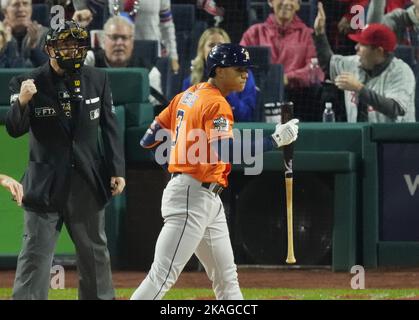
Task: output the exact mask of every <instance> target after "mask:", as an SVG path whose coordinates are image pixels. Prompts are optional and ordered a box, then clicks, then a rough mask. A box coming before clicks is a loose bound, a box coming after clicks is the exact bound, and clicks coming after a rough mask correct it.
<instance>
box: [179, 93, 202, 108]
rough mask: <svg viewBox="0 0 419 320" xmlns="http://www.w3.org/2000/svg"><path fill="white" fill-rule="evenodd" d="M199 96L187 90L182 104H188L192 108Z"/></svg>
mask: <svg viewBox="0 0 419 320" xmlns="http://www.w3.org/2000/svg"><path fill="white" fill-rule="evenodd" d="M196 99H198V96H197V95H196V94H194V93H192V92H186V93H185V94H184V95H183V97H182V101H181V102H180V103H181V104H186V105H187V106H188V107H189V108H192V106H193V105H194V103H195V101H196Z"/></svg>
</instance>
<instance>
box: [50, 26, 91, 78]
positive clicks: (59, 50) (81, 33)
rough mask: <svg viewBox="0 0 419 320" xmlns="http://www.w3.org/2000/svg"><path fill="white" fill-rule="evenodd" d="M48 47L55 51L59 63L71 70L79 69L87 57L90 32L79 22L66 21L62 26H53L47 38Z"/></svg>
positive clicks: (65, 68)
mask: <svg viewBox="0 0 419 320" xmlns="http://www.w3.org/2000/svg"><path fill="white" fill-rule="evenodd" d="M45 44H46V46H47V47H48V48H50V49H52V50H53V51H54V56H51V54H50V52H49V51H48V54H49V55H50V57H52V58H55V59H57V63H58V65H59V66H60V67H61V68H62V69H64V70H66V71H69V72H75V71H77V70H79V69H80V68H81V67H82V66H83V63H84V60H85V59H86V54H87V50H88V48H89V33H88V32H87V30H86V29H84V28H82V27H81V26H79V25H78V23H77V22H75V21H73V20H70V21H65V22H64V25H63V26H62V27H61V28H56V29H53V28H51V29H50V30H49V31H48V33H47V35H46V39H45Z"/></svg>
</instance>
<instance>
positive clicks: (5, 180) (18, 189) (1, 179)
mask: <svg viewBox="0 0 419 320" xmlns="http://www.w3.org/2000/svg"><path fill="white" fill-rule="evenodd" d="M0 186H2V187H4V188H6V189H7V190H9V192H10V193H11V194H12V196H13V200H15V201H16V203H17V204H18V206H21V205H22V197H23V188H22V185H21V184H20V183H19V182H17V181H16V180H15V179H13V178H11V177H8V176H6V175H4V174H0Z"/></svg>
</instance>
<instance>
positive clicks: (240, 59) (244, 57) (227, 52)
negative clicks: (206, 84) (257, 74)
mask: <svg viewBox="0 0 419 320" xmlns="http://www.w3.org/2000/svg"><path fill="white" fill-rule="evenodd" d="M251 66H253V64H252V62H251V61H250V54H249V51H247V49H246V48H244V47H242V46H240V45H238V44H233V43H222V44H219V45H216V46H215V47H213V48H212V49H211V51H210V53H209V54H208V57H207V72H208V76H209V77H210V78H211V77H214V76H215V68H216V67H221V68H226V67H251Z"/></svg>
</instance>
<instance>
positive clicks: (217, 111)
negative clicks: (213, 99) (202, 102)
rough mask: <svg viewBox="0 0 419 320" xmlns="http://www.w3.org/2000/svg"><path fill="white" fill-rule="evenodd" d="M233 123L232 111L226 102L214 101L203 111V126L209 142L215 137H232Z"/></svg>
mask: <svg viewBox="0 0 419 320" xmlns="http://www.w3.org/2000/svg"><path fill="white" fill-rule="evenodd" d="M233 124H234V118H233V113H232V111H231V107H230V106H229V105H228V103H227V102H217V103H214V104H213V105H211V106H210V107H208V109H207V110H206V111H205V115H204V126H205V132H206V134H207V137H208V141H209V142H210V143H211V142H212V141H214V140H217V139H225V138H233Z"/></svg>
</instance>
